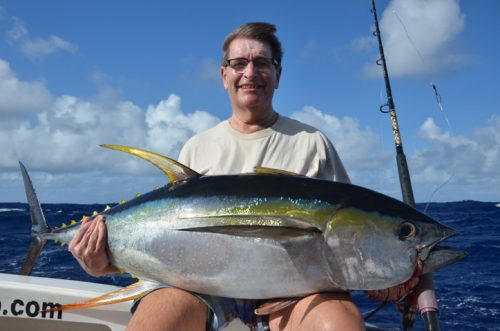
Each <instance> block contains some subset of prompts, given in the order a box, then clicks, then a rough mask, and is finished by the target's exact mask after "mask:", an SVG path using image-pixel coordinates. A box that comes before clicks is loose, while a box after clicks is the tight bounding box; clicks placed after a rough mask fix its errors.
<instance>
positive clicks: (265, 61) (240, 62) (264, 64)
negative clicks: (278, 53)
mask: <svg viewBox="0 0 500 331" xmlns="http://www.w3.org/2000/svg"><path fill="white" fill-rule="evenodd" d="M250 62H252V64H253V67H254V69H255V70H257V71H268V70H271V69H272V67H273V66H274V67H278V65H279V63H278V61H276V60H275V59H273V58H268V57H256V58H255V59H253V60H249V59H246V58H244V57H238V58H236V59H228V60H226V61H224V66H225V67H228V66H229V67H230V68H231V69H233V70H234V71H236V72H237V73H242V72H243V71H245V69H246V67H247V66H248V64H249V63H250Z"/></svg>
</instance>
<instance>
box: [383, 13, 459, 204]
mask: <svg viewBox="0 0 500 331" xmlns="http://www.w3.org/2000/svg"><path fill="white" fill-rule="evenodd" d="M392 12H393V13H394V15H396V18H397V19H398V21H399V23H400V24H401V26H402V27H403V30H404V32H405V34H406V38H408V41H409V42H410V44H411V45H412V47H413V49H414V50H415V52H416V53H417V55H418V57H419V59H420V61H421V62H422V65H423V66H424V68H425V67H428V66H427V63H426V62H425V61H424V57H423V56H422V53H420V51H419V49H418V47H417V45H415V43H414V42H413V39H412V38H411V36H410V33H409V32H408V29H407V28H406V25H405V24H404V22H403V20H402V19H401V17H400V16H399V15H398V13H397V11H396V10H395V9H394V10H392ZM430 85H431V87H432V90H433V92H434V96H435V97H436V103H437V105H438V107H439V109H440V110H441V115H442V116H443V117H444V119H445V121H446V125H447V126H448V132H449V133H450V136H451V135H452V128H451V124H450V121H449V119H448V116H447V114H446V112H445V110H444V106H443V101H442V97H441V94H440V93H439V91H438V89H437V86H436V84H434V83H433V82H430ZM455 170H456V162H454V163H453V167H452V171H451V174H450V176H449V177H448V178H447V179H446V180H445V181H444V182H442V183H441V184H439V185H438V186H437V187H436V188H435V189H434V190H433V191H432V192H431V194H430V195H429V198H428V199H427V201H428V202H427V205H426V206H425V209H424V212H427V209H428V207H429V205H430V203H431V201H432V199H433V198H434V195H435V194H436V193H437V192H438V191H439V190H440V189H442V188H443V187H444V186H446V185H447V184H448V183H449V182H450V181H451V179H452V178H453V177H454V176H455Z"/></svg>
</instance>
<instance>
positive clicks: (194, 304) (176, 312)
mask: <svg viewBox="0 0 500 331" xmlns="http://www.w3.org/2000/svg"><path fill="white" fill-rule="evenodd" d="M207 309H208V308H207V306H206V305H205V303H204V302H203V301H201V300H200V299H199V298H198V297H196V296H194V295H193V294H191V293H189V292H186V291H183V290H180V289H176V288H162V289H158V290H156V291H153V292H151V293H149V294H148V295H146V296H145V297H144V298H142V299H141V301H140V303H139V305H138V307H137V309H136V311H135V312H134V315H133V316H132V319H131V320H130V323H129V325H128V327H127V330H128V331H131V330H154V331H170V330H176V331H177V330H205V327H206V322H207ZM188 316H189V318H187V317H188Z"/></svg>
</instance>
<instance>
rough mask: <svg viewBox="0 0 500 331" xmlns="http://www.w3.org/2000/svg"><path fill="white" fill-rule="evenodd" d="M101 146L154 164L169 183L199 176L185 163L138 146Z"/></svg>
mask: <svg viewBox="0 0 500 331" xmlns="http://www.w3.org/2000/svg"><path fill="white" fill-rule="evenodd" d="M101 147H106V148H110V149H114V150H117V151H122V152H125V153H129V154H132V155H135V156H138V157H140V158H141V159H144V160H146V161H148V162H150V163H152V164H154V165H155V166H157V167H158V168H160V170H161V171H163V172H164V173H165V174H166V175H167V176H168V178H169V180H170V183H172V184H173V183H175V182H177V181H180V180H186V179H191V178H197V177H200V174H198V173H197V172H196V171H194V170H192V169H190V168H188V167H186V166H185V165H183V164H181V163H179V162H177V161H175V160H173V159H171V158H168V157H166V156H163V155H160V154H156V153H153V152H149V151H146V150H143V149H139V148H134V147H127V146H119V145H108V144H104V145H101Z"/></svg>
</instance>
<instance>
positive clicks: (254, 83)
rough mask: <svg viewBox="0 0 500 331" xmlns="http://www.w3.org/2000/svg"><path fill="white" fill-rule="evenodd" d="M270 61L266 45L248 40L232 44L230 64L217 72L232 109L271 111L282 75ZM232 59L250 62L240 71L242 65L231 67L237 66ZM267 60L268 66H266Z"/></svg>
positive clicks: (244, 39)
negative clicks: (219, 74)
mask: <svg viewBox="0 0 500 331" xmlns="http://www.w3.org/2000/svg"><path fill="white" fill-rule="evenodd" d="M271 58H272V53H271V48H270V47H269V45H268V44H267V43H263V42H261V41H258V40H254V39H247V38H237V39H235V40H233V41H232V42H231V44H230V45H229V50H228V60H230V65H228V66H225V67H224V66H223V67H221V71H220V73H221V77H222V81H223V83H224V88H225V89H226V90H227V91H228V93H229V98H230V99H231V104H232V106H233V108H238V109H252V110H253V109H256V110H263V111H264V110H269V109H271V107H272V98H273V94H274V90H275V89H277V88H278V83H279V77H280V74H281V68H279V67H278V68H276V66H275V65H274V64H272V62H270V61H271ZM235 59H236V61H238V60H237V59H246V60H250V61H251V62H249V63H248V65H246V67H244V66H243V68H241V67H242V66H241V65H240V66H234V65H233V64H234V63H237V62H234V61H235ZM266 61H267V63H268V64H269V63H271V65H266ZM240 62H241V61H240ZM243 62H244V60H243Z"/></svg>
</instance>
